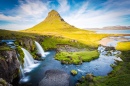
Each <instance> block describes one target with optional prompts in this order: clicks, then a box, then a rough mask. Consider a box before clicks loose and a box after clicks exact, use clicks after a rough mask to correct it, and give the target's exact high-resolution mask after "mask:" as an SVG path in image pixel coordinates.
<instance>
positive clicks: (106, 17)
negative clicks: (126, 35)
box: [64, 0, 130, 28]
mask: <svg viewBox="0 0 130 86" xmlns="http://www.w3.org/2000/svg"><path fill="white" fill-rule="evenodd" d="M112 2H113V3H112ZM119 2H120V3H119ZM119 2H116V1H115V0H108V2H106V3H103V4H102V6H103V7H104V8H103V9H94V8H89V9H87V8H88V7H89V6H90V4H91V3H89V2H86V3H82V6H81V7H80V8H79V9H77V10H76V11H74V12H73V13H72V14H71V15H70V16H69V17H68V16H66V17H64V18H65V20H66V21H68V23H70V24H72V25H75V26H77V27H79V28H87V27H104V26H112V25H120V24H122V22H123V21H124V18H123V16H125V15H130V10H129V8H130V7H128V6H127V5H128V4H130V2H128V0H120V1H119ZM95 7H96V6H95Z"/></svg>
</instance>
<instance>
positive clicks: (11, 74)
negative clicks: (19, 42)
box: [0, 50, 20, 83]
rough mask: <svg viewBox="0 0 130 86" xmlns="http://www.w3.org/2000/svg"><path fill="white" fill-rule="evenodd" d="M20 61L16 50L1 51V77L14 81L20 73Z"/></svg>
mask: <svg viewBox="0 0 130 86" xmlns="http://www.w3.org/2000/svg"><path fill="white" fill-rule="evenodd" d="M19 67H20V63H19V61H18V59H17V54H16V51H15V50H8V51H7V50H6V51H3V50H2V51H0V77H1V78H3V79H4V80H6V81H7V82H9V83H10V82H12V80H13V79H14V78H16V77H17V76H18V75H19Z"/></svg>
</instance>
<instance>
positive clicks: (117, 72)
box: [78, 51, 130, 86]
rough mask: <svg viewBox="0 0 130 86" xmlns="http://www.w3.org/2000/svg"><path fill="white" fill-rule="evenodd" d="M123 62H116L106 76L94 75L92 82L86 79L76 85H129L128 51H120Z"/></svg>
mask: <svg viewBox="0 0 130 86" xmlns="http://www.w3.org/2000/svg"><path fill="white" fill-rule="evenodd" d="M121 58H122V59H123V62H117V63H116V64H117V66H114V69H113V71H112V72H111V73H110V74H109V75H108V76H106V77H100V76H99V77H94V78H93V82H89V81H88V80H85V81H83V82H82V83H78V86H129V85H130V82H129V80H130V51H122V54H121Z"/></svg>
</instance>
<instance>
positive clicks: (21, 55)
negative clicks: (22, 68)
mask: <svg viewBox="0 0 130 86" xmlns="http://www.w3.org/2000/svg"><path fill="white" fill-rule="evenodd" d="M16 50H17V52H18V53H19V56H18V58H19V61H20V63H21V64H23V63H24V53H23V51H22V49H21V47H20V46H18V47H17V48H16Z"/></svg>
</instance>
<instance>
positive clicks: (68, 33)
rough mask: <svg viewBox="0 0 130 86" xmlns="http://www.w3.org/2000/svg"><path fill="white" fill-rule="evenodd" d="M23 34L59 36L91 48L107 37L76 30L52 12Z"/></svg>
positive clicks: (56, 13)
mask: <svg viewBox="0 0 130 86" xmlns="http://www.w3.org/2000/svg"><path fill="white" fill-rule="evenodd" d="M23 32H30V33H38V34H41V35H53V36H61V37H65V38H69V39H73V40H77V41H79V42H81V43H84V44H87V45H89V46H92V47H97V45H98V41H99V40H100V39H102V38H103V37H106V36H108V35H106V34H99V35H97V34H96V33H95V32H92V31H88V30H83V29H78V28H76V27H74V26H72V25H69V24H68V23H67V22H65V21H64V19H63V18H61V17H60V15H59V13H58V12H56V11H54V10H52V11H51V12H49V14H48V16H47V17H46V19H45V20H44V21H42V22H41V23H39V24H37V25H36V26H34V27H32V28H29V29H27V30H24V31H23Z"/></svg>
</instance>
